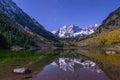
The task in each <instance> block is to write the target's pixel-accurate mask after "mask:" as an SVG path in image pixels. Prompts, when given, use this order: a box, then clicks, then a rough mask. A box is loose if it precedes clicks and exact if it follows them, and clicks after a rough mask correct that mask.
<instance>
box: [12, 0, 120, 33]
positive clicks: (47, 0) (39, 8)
mask: <svg viewBox="0 0 120 80" xmlns="http://www.w3.org/2000/svg"><path fill="white" fill-rule="evenodd" d="M13 1H14V2H15V3H16V4H17V5H18V6H19V7H20V8H21V9H22V10H23V11H24V12H26V13H27V14H28V15H30V16H31V17H33V18H35V19H36V20H37V21H38V22H39V23H40V24H42V25H43V26H44V27H45V29H47V30H49V31H53V30H56V29H58V28H60V27H62V26H64V25H70V24H75V25H77V26H80V27H83V26H87V25H91V24H96V23H97V24H101V23H102V21H103V20H104V19H105V18H106V17H107V16H108V15H109V14H110V13H111V12H113V11H114V10H116V9H117V8H118V7H120V0H13Z"/></svg>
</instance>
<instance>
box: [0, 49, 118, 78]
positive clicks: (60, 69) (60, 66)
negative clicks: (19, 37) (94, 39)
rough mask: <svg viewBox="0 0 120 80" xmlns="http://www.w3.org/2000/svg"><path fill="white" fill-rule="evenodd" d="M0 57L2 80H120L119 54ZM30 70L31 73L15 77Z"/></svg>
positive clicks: (65, 52) (63, 52)
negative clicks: (17, 72)
mask: <svg viewBox="0 0 120 80" xmlns="http://www.w3.org/2000/svg"><path fill="white" fill-rule="evenodd" d="M3 52H4V51H2V52H0V53H1V58H0V60H1V61H0V79H1V80H120V55H119V54H109V55H108V54H105V53H104V52H102V51H99V50H97V51H96V50H92V51H90V50H56V51H51V52H49V53H48V52H41V51H34V52H29V51H27V52H26V51H25V52H6V51H5V52H4V53H6V55H7V56H6V55H4V54H2V53H3ZM21 67H27V68H29V69H30V70H31V73H30V74H15V73H13V72H12V70H13V69H14V68H21Z"/></svg>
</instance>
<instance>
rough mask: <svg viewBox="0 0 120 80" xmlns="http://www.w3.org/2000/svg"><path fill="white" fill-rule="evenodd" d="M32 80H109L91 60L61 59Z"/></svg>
mask: <svg viewBox="0 0 120 80" xmlns="http://www.w3.org/2000/svg"><path fill="white" fill-rule="evenodd" d="M32 80H109V78H108V77H107V76H106V75H105V74H104V72H103V71H102V70H101V69H99V67H98V66H97V65H96V63H94V62H92V61H90V60H82V59H72V58H59V59H57V60H55V61H54V62H52V63H51V64H49V65H47V66H46V67H45V68H44V69H43V70H42V71H41V72H40V73H38V74H37V75H36V76H35V77H34V78H33V79H32Z"/></svg>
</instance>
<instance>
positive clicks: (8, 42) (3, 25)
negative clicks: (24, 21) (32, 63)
mask: <svg viewBox="0 0 120 80" xmlns="http://www.w3.org/2000/svg"><path fill="white" fill-rule="evenodd" d="M12 46H20V47H23V48H29V49H31V48H32V49H33V48H35V47H37V48H39V49H45V48H48V47H51V48H52V45H51V44H50V43H49V40H47V39H46V38H44V37H42V36H39V35H38V34H36V33H33V32H30V31H28V30H26V29H25V28H23V26H21V25H20V24H18V23H16V22H14V21H12V20H11V19H10V18H9V17H8V16H7V15H5V14H3V13H1V12H0V49H5V48H11V47H12ZM49 49H50V48H49Z"/></svg>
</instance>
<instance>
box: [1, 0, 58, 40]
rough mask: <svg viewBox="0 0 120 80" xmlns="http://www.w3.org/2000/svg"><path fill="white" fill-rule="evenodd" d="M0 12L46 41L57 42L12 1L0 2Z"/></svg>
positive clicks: (2, 0) (4, 0)
mask: <svg viewBox="0 0 120 80" xmlns="http://www.w3.org/2000/svg"><path fill="white" fill-rule="evenodd" d="M0 11H1V12H3V13H4V14H6V15H7V16H8V17H10V19H11V20H13V21H16V22H17V23H18V24H20V25H22V26H23V27H24V28H27V29H29V30H30V31H32V32H34V33H37V34H38V35H40V36H43V37H44V38H46V39H48V40H52V41H56V40H57V39H56V38H55V36H54V35H53V34H52V33H50V32H48V31H46V30H45V29H44V27H43V26H42V25H40V24H39V23H38V22H37V21H36V20H35V19H33V18H31V17H30V16H29V15H27V14H26V13H25V12H23V11H22V9H20V8H19V7H18V6H17V5H16V4H15V3H14V2H13V1H12V0H0Z"/></svg>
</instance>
